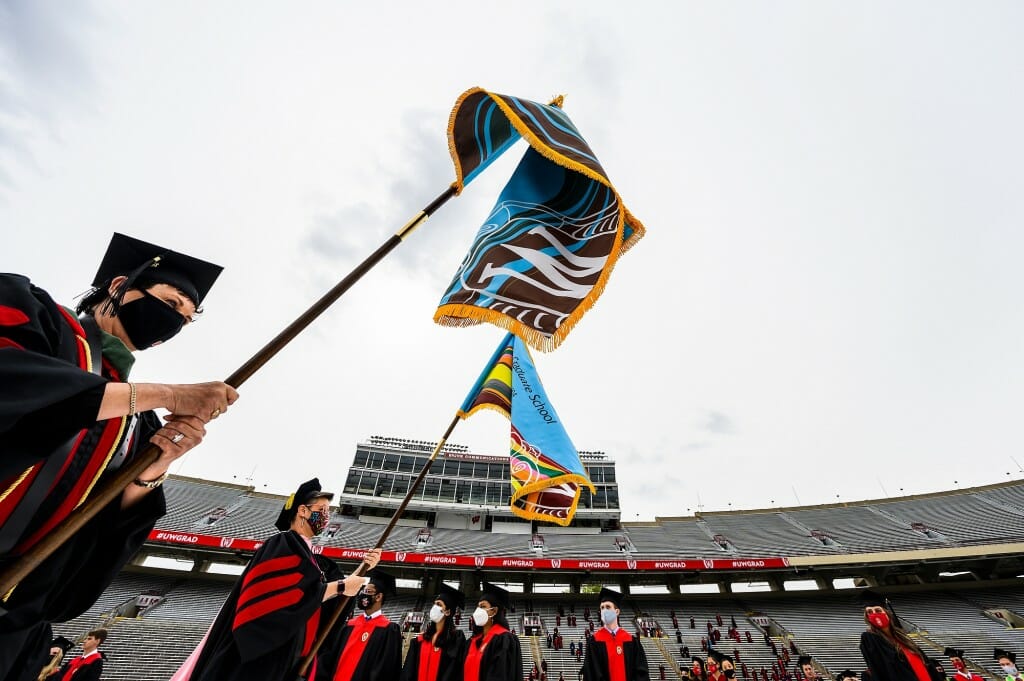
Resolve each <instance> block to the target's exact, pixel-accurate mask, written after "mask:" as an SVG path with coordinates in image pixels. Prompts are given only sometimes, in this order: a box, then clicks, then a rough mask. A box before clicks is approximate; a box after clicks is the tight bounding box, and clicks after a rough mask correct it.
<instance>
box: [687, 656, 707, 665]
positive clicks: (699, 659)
mask: <svg viewBox="0 0 1024 681" xmlns="http://www.w3.org/2000/svg"><path fill="white" fill-rule="evenodd" d="M690 661H691V662H696V663H697V664H699V665H700V666H701V668H703V667H704V658H703V657H697V656H696V655H694V656H693V657H691V658H690Z"/></svg>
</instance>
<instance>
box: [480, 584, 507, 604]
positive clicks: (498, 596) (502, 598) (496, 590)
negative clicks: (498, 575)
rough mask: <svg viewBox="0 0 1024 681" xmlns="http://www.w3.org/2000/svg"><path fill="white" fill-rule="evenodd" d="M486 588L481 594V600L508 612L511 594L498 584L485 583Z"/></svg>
mask: <svg viewBox="0 0 1024 681" xmlns="http://www.w3.org/2000/svg"><path fill="white" fill-rule="evenodd" d="M483 586H484V588H483V590H482V591H481V592H480V600H481V601H487V602H488V603H490V604H491V605H492V606H495V605H496V606H498V607H499V608H501V609H503V610H508V603H509V598H508V596H509V593H508V591H506V590H505V589H502V588H501V587H500V586H498V585H497V584H491V583H490V582H484V585H483Z"/></svg>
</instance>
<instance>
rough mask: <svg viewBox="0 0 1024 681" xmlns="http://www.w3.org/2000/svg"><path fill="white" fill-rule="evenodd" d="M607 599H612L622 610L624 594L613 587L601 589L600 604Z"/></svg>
mask: <svg viewBox="0 0 1024 681" xmlns="http://www.w3.org/2000/svg"><path fill="white" fill-rule="evenodd" d="M605 601H611V602H612V603H614V604H615V607H616V608H618V609H619V610H622V594H620V593H619V592H618V591H613V590H612V589H606V588H602V589H601V594H600V596H598V600H597V602H598V604H601V603H604V602H605Z"/></svg>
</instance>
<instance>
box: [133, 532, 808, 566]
mask: <svg viewBox="0 0 1024 681" xmlns="http://www.w3.org/2000/svg"><path fill="white" fill-rule="evenodd" d="M149 541H151V542H159V543H161V544H178V545H181V546H203V547H209V548H214V549H216V548H221V549H233V550H239V551H255V550H256V549H258V548H259V547H261V546H263V542H262V541H256V540H253V539H237V538H235V537H218V536H215V535H212V534H196V533H194V532H172V531H170V530H153V531H152V532H150V533H149ZM313 553H316V554H321V555H324V556H327V557H328V558H337V559H340V560H362V558H363V555H364V554H365V553H366V551H365V550H363V549H349V548H344V547H340V546H320V545H318V544H314V545H313ZM380 560H381V562H382V563H397V564H401V565H425V566H437V567H468V568H505V569H513V570H515V569H521V570H573V571H579V570H612V571H616V572H622V571H630V570H637V571H640V570H642V571H645V572H650V571H656V572H657V571H662V572H680V571H703V570H763V569H765V568H786V567H789V559H788V558H784V557H771V558H703V559H701V558H689V559H685V560H671V559H665V560H632V559H629V560H603V559H594V558H528V557H523V558H516V557H509V556H460V555H456V554H450V553H413V552H411V551H384V552H383V553H382V554H381V557H380Z"/></svg>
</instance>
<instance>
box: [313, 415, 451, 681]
mask: <svg viewBox="0 0 1024 681" xmlns="http://www.w3.org/2000/svg"><path fill="white" fill-rule="evenodd" d="M459 418H460V417H459V415H458V414H456V415H455V418H453V419H452V422H451V423H449V424H448V429H447V430H445V431H444V435H442V436H441V439H440V440H439V441H438V443H437V446H436V447H434V451H433V452H432V453H431V455H430V458H429V459H427V462H426V463H424V464H423V468H422V469H421V470H420V474H419V475H417V476H416V479H415V480H413V481H412V484H411V485H410V486H409V491H408V492H406V493H405V498H404V499H402V503H401V504H400V505H399V506H398V508H397V509H396V510H395V513H394V515H392V516H391V521H390V522H389V523H388V524H387V526H386V527H385V528H384V531H383V532H381V533H380V538H379V539H377V543H376V544H374V545H373V548H375V549H382V548H384V542H386V541H387V540H388V537H389V536H391V531H392V530H394V529H395V525H397V524H398V520H399V518H401V517H402V514H403V513H405V509H406V507H407V506H408V505H409V502H410V501H412V497H413V495H414V494H416V490H418V489H419V487H420V484H421V483H422V482H423V479H424V478H426V477H427V473H428V472H429V471H430V466H431V464H433V463H434V459H436V458H437V455H438V454H440V453H441V450H442V449H443V448H444V445H445V443H446V442H448V438H449V437H450V436H451V434H452V431H453V430H455V426H456V425H457V424H458V423H459ZM366 572H367V566H366V563H365V562H364V563H360V564H359V567H358V568H356V571H355V572H353V573H352V574H353V575H355V576H357V577H362V576H363V575H364V574H366ZM348 599H349V597H348V596H345V595H339V596H338V607H337V608H336V609H335V610H334V614H332V615H331V618H330V619H329V620H328V621H327V623H326V624H324V625H323V626H321V627H320V632H319V633H318V634H317V637H316V641H315V642H314V643H313V647H312V648H311V649H310V651H309V653H308V654H307V655H306V657H304V658H303V659H302V664H300V665H299V672H298V678H299V681H304V679H305V678H306V673H307V672H308V671H309V666H310V665H311V664H312V663H313V660H314V659H316V654H317V651H319V650H320V646H322V645H323V643H324V641H326V640H327V637H328V636H330V634H331V631H332V630H333V629H334V626H335V624H337V622H338V620H339V619H340V618H341V613H342V611H344V609H345V606H346V605H347V604H348Z"/></svg>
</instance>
